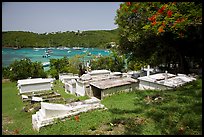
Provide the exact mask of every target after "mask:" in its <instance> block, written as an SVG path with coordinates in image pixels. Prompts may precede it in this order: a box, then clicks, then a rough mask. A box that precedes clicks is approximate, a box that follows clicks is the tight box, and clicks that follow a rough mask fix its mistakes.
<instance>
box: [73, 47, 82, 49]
mask: <svg viewBox="0 0 204 137" xmlns="http://www.w3.org/2000/svg"><path fill="white" fill-rule="evenodd" d="M73 49H74V50H81V49H83V48H82V47H73Z"/></svg>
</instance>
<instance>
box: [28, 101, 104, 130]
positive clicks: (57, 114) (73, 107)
mask: <svg viewBox="0 0 204 137" xmlns="http://www.w3.org/2000/svg"><path fill="white" fill-rule="evenodd" d="M100 108H105V107H104V105H103V104H101V103H100V100H99V99H97V98H95V97H92V98H91V99H87V100H84V101H78V102H73V103H69V104H66V105H64V104H53V103H46V102H41V109H40V110H39V111H38V112H36V114H33V115H32V125H33V129H35V130H37V131H39V130H40V128H41V127H43V126H46V125H50V124H53V123H54V122H55V119H64V118H66V117H69V116H73V115H77V114H79V113H82V112H87V111H90V110H94V109H100ZM105 109H106V108H105Z"/></svg>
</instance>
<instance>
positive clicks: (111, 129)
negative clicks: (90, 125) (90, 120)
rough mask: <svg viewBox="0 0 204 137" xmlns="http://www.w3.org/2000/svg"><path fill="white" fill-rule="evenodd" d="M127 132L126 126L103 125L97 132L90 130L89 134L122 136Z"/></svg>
mask: <svg viewBox="0 0 204 137" xmlns="http://www.w3.org/2000/svg"><path fill="white" fill-rule="evenodd" d="M124 131H125V126H124V125H123V124H120V123H119V124H112V123H107V124H103V125H101V126H100V127H98V128H97V129H95V130H89V131H88V133H87V134H89V135H121V134H123V133H124Z"/></svg>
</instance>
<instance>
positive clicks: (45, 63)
mask: <svg viewBox="0 0 204 137" xmlns="http://www.w3.org/2000/svg"><path fill="white" fill-rule="evenodd" d="M42 65H43V67H47V66H49V65H50V62H43V63H42Z"/></svg>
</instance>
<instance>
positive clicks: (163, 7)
mask: <svg viewBox="0 0 204 137" xmlns="http://www.w3.org/2000/svg"><path fill="white" fill-rule="evenodd" d="M165 8H166V7H165V6H162V7H161V8H160V9H159V10H158V12H159V13H162V12H163V11H164V10H165Z"/></svg>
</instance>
